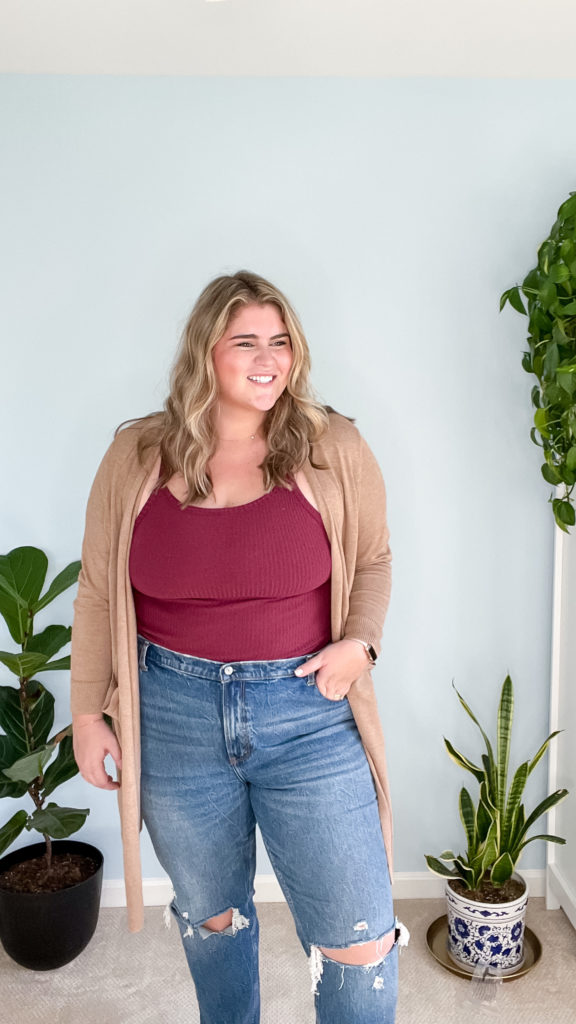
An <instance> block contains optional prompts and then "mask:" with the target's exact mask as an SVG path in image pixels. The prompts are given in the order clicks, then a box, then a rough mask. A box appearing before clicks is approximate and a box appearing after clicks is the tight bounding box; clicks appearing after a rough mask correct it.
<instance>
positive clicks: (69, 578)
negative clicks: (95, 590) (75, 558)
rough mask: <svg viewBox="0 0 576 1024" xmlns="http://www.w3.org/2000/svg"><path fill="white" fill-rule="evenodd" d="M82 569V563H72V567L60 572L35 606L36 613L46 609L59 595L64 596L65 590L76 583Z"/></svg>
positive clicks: (69, 566)
mask: <svg viewBox="0 0 576 1024" xmlns="http://www.w3.org/2000/svg"><path fill="white" fill-rule="evenodd" d="M81 568H82V562H70V565H67V566H66V568H65V569H62V572H59V573H58V575H57V576H55V577H54V579H53V580H52V583H51V584H50V586H49V587H48V590H47V591H46V593H45V594H43V595H42V597H41V598H40V600H39V601H37V602H36V604H35V605H34V612H39V611H40V609H41V608H45V607H46V605H47V604H50V602H51V601H53V600H54V598H55V597H58V595H59V594H62V593H63V592H64V591H65V590H68V587H71V586H72V585H73V584H74V583H76V581H77V579H78V574H79V572H80V569H81Z"/></svg>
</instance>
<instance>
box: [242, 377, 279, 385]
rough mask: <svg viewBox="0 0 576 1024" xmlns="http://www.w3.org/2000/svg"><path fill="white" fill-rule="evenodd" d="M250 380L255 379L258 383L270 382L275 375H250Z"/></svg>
mask: <svg viewBox="0 0 576 1024" xmlns="http://www.w3.org/2000/svg"><path fill="white" fill-rule="evenodd" d="M248 380H254V381H256V383H257V384H270V382H271V381H273V380H274V377H248Z"/></svg>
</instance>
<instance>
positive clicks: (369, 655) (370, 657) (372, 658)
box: [346, 636, 378, 665]
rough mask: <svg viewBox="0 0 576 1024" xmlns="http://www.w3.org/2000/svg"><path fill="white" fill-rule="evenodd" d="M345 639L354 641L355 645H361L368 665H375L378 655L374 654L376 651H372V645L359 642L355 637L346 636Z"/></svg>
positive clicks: (362, 641) (363, 641)
mask: <svg viewBox="0 0 576 1024" xmlns="http://www.w3.org/2000/svg"><path fill="white" fill-rule="evenodd" d="M346 639H347V640H355V641H356V643H357V644H362V647H363V648H364V650H365V651H366V655H367V658H368V661H369V662H370V664H371V665H375V664H376V659H377V657H378V655H377V654H376V651H375V650H374V648H373V646H372V644H368V643H366V641H365V640H359V639H358V637H357V636H347V637H346Z"/></svg>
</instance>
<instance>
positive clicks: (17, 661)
mask: <svg viewBox="0 0 576 1024" xmlns="http://www.w3.org/2000/svg"><path fill="white" fill-rule="evenodd" d="M46 661H47V658H46V655H45V654H36V653H34V652H32V653H31V654H28V653H27V652H26V651H22V653H21V654H12V653H11V652H10V651H0V662H2V664H3V665H6V668H9V669H10V671H11V672H13V673H14V675H15V676H18V678H20V679H28V677H29V676H33V675H34V673H35V672H40V671H41V670H42V666H43V665H44V664H45V662H46Z"/></svg>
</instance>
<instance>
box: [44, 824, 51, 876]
mask: <svg viewBox="0 0 576 1024" xmlns="http://www.w3.org/2000/svg"><path fill="white" fill-rule="evenodd" d="M42 834H43V836H44V839H45V841H46V869H47V871H48V874H50V872H51V871H52V840H51V839H50V836H49V835H48V833H47V832H43V833H42Z"/></svg>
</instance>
